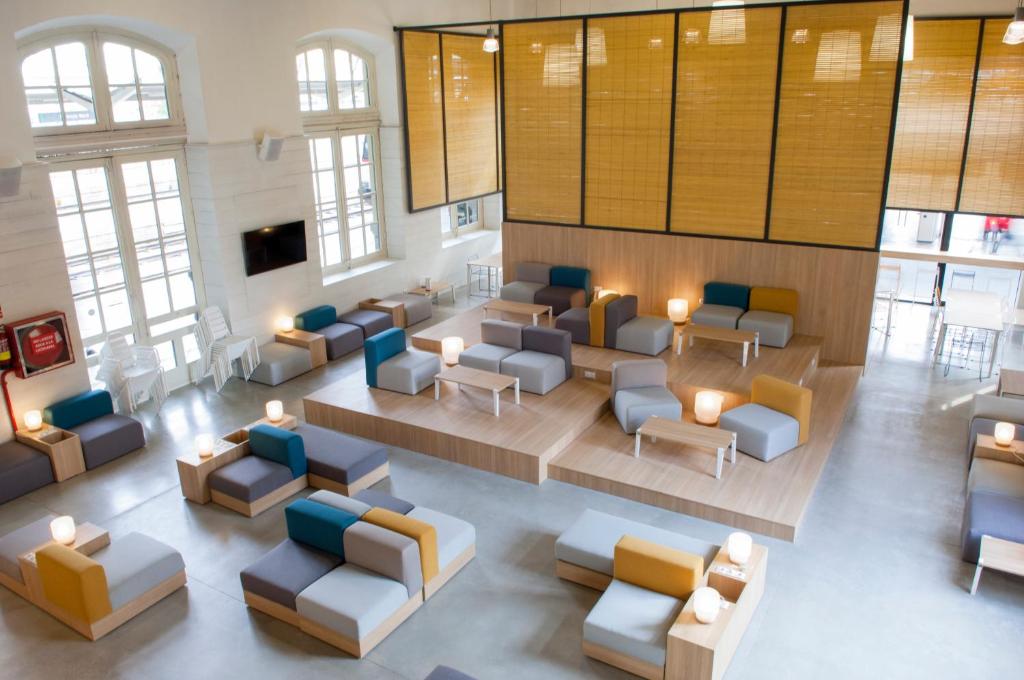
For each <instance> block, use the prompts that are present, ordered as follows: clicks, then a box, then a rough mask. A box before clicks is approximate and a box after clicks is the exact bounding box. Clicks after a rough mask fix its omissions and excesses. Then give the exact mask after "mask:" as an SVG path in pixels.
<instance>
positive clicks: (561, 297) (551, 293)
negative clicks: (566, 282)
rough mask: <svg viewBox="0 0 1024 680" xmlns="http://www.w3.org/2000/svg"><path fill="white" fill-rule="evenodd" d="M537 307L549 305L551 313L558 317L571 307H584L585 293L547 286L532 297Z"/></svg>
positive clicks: (585, 302) (573, 289)
mask: <svg viewBox="0 0 1024 680" xmlns="http://www.w3.org/2000/svg"><path fill="white" fill-rule="evenodd" d="M533 303H534V304H537V305H551V313H552V314H554V315H555V316H558V315H560V314H562V313H563V312H565V311H566V310H568V309H571V308H573V307H586V305H587V291H585V290H583V289H582V288H569V287H568V286H547V287H545V288H541V289H540V290H538V291H537V293H536V294H535V295H534V296H533Z"/></svg>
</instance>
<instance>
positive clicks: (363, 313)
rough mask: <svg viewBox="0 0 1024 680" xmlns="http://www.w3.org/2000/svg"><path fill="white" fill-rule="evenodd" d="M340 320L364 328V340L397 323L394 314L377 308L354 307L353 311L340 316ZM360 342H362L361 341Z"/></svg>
mask: <svg viewBox="0 0 1024 680" xmlns="http://www.w3.org/2000/svg"><path fill="white" fill-rule="evenodd" d="M338 321H339V322H340V323H347V324H352V325H353V326H359V327H360V328H362V329H363V340H365V339H366V338H369V337H372V336H374V335H377V333H380V332H381V331H386V330H387V329H389V328H391V327H392V326H394V325H395V320H394V317H393V316H391V315H390V314H385V313H384V312H378V311H377V310H375V309H353V310H352V311H351V312H345V313H344V314H342V315H341V316H339V317H338ZM360 344H362V342H361V341H360Z"/></svg>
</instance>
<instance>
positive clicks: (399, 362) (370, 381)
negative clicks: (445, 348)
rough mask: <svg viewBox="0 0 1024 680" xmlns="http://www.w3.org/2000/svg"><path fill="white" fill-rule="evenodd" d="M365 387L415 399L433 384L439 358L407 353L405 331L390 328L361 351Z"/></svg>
mask: <svg viewBox="0 0 1024 680" xmlns="http://www.w3.org/2000/svg"><path fill="white" fill-rule="evenodd" d="M363 356H364V359H365V362H366V384H367V385H369V386H370V387H378V388H380V389H382V390H391V391H392V392H402V393H404V394H411V395H416V394H419V393H420V392H422V391H423V390H425V389H426V388H427V387H429V386H430V385H433V384H434V376H436V375H437V374H438V373H440V372H441V357H439V356H438V355H436V354H434V353H432V352H424V351H423V350H419V349H416V348H414V347H413V348H409V349H406V346H405V331H404V330H402V329H401V328H390V329H388V330H385V331H384V332H382V333H378V334H377V335H375V336H373V337H370V338H367V339H366V343H365V345H364V348H363Z"/></svg>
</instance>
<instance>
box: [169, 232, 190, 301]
mask: <svg viewBox="0 0 1024 680" xmlns="http://www.w3.org/2000/svg"><path fill="white" fill-rule="evenodd" d="M164 260H165V261H166V262H167V271H168V272H187V271H189V269H191V268H192V262H191V258H189V255H188V243H187V242H186V241H185V238H184V237H182V238H180V239H177V240H174V241H167V242H166V244H165V245H164ZM193 297H194V293H193Z"/></svg>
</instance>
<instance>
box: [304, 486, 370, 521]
mask: <svg viewBox="0 0 1024 680" xmlns="http://www.w3.org/2000/svg"><path fill="white" fill-rule="evenodd" d="M309 500H311V501H313V502H315V503H323V504H324V505H329V506H331V507H332V508H337V509H339V510H344V511H345V512H350V513H352V514H353V515H355V516H356V517H362V516H363V515H365V514H366V513H367V512H368V511H369V510H370V507H372V506H370V505H369V504H368V503H364V502H363V501H361V500H359V499H357V498H352V497H350V496H342V495H341V494H340V493H335V492H333V491H328V490H327V489H320V490H319V491H315V492H314V493H311V494H309Z"/></svg>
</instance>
